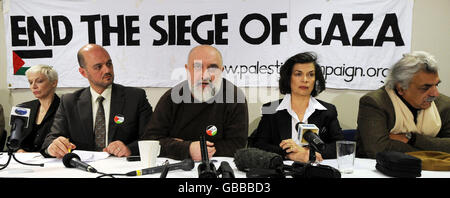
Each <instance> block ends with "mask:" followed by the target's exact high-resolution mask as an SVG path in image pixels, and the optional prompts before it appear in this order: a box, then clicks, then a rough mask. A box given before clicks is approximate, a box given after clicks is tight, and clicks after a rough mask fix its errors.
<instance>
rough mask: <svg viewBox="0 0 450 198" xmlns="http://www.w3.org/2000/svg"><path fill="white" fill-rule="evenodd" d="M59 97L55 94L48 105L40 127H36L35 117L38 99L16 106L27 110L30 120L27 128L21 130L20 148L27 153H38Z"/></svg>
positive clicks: (53, 115)
mask: <svg viewBox="0 0 450 198" xmlns="http://www.w3.org/2000/svg"><path fill="white" fill-rule="evenodd" d="M59 101H60V99H59V97H58V96H57V95H56V94H55V96H54V97H53V101H52V104H51V105H50V107H49V109H48V110H47V113H46V114H45V117H44V119H43V120H42V122H41V124H40V127H37V125H36V119H37V115H38V113H39V107H40V106H41V103H40V102H39V100H38V99H36V100H32V101H28V102H25V103H22V104H20V105H18V106H20V107H25V108H29V109H30V110H31V111H30V118H29V120H28V127H26V128H24V129H23V137H24V139H23V141H22V143H21V145H20V148H21V149H23V150H25V151H27V152H39V150H40V149H41V147H42V143H44V139H45V136H47V134H48V133H49V132H50V127H51V126H52V124H53V118H54V117H55V113H56V110H58V106H59Z"/></svg>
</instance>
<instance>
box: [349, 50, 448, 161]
mask: <svg viewBox="0 0 450 198" xmlns="http://www.w3.org/2000/svg"><path fill="white" fill-rule="evenodd" d="M440 82H441V80H440V78H439V74H438V68H437V62H436V61H435V59H434V58H433V56H431V55H430V54H429V53H427V52H421V51H417V52H412V53H409V54H405V55H404V56H403V58H402V59H400V60H399V61H398V62H397V63H396V64H395V65H394V66H393V67H392V68H391V71H390V74H389V76H388V78H387V81H386V84H385V86H383V87H381V88H380V89H378V90H375V91H372V92H369V93H367V94H366V95H364V96H363V97H361V99H360V101H359V112H358V134H357V135H356V139H357V141H358V145H359V150H358V153H359V155H360V156H365V155H367V157H370V158H375V156H376V154H377V153H378V152H382V151H399V152H410V151H417V150H432V151H444V152H450V98H449V97H447V96H445V95H442V94H440V93H439V91H438V89H437V86H438V85H439V83H440Z"/></svg>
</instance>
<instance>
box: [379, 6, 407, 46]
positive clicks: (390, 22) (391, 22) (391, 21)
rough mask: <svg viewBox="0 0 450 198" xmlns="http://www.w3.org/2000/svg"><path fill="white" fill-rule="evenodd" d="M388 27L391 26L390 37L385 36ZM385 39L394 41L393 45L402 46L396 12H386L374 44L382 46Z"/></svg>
mask: <svg viewBox="0 0 450 198" xmlns="http://www.w3.org/2000/svg"><path fill="white" fill-rule="evenodd" d="M389 27H391V28H392V37H386V34H387V31H388V30H389ZM385 41H394V42H395V46H404V45H405V43H404V42H403V38H402V34H401V33H400V29H399V27H398V20H397V15H396V14H386V16H385V17H384V20H383V24H381V28H380V31H379V32H378V36H377V40H376V41H375V46H380V47H381V46H382V45H383V43H384V42H385Z"/></svg>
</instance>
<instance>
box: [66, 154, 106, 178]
mask: <svg viewBox="0 0 450 198" xmlns="http://www.w3.org/2000/svg"><path fill="white" fill-rule="evenodd" d="M62 161H63V164H64V166H65V167H67V168H78V169H81V170H84V171H87V172H90V173H97V170H96V169H95V168H94V167H92V166H91V165H89V164H87V163H85V162H82V161H81V159H80V156H78V155H77V154H75V153H67V154H66V155H64V157H63V159H62Z"/></svg>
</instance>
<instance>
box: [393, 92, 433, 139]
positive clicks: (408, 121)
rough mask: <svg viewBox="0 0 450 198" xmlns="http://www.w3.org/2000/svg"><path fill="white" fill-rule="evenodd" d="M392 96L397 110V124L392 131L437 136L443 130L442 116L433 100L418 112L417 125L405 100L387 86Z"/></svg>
mask: <svg viewBox="0 0 450 198" xmlns="http://www.w3.org/2000/svg"><path fill="white" fill-rule="evenodd" d="M385 89H386V92H387V93H388V95H389V98H391V101H392V104H393V105H394V111H395V125H394V128H392V129H391V133H393V134H397V133H411V132H414V133H418V134H422V135H426V136H430V137H436V135H437V134H438V133H439V130H441V125H442V123H441V117H440V115H439V111H438V109H437V107H436V104H435V103H434V101H433V102H431V106H430V107H429V108H427V109H423V110H419V111H418V114H417V125H416V123H415V122H414V116H413V114H412V113H411V111H410V110H409V108H408V107H407V106H406V105H405V103H403V101H402V100H401V99H400V98H399V97H398V96H397V94H395V92H394V90H392V89H388V88H387V87H386V88H385Z"/></svg>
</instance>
